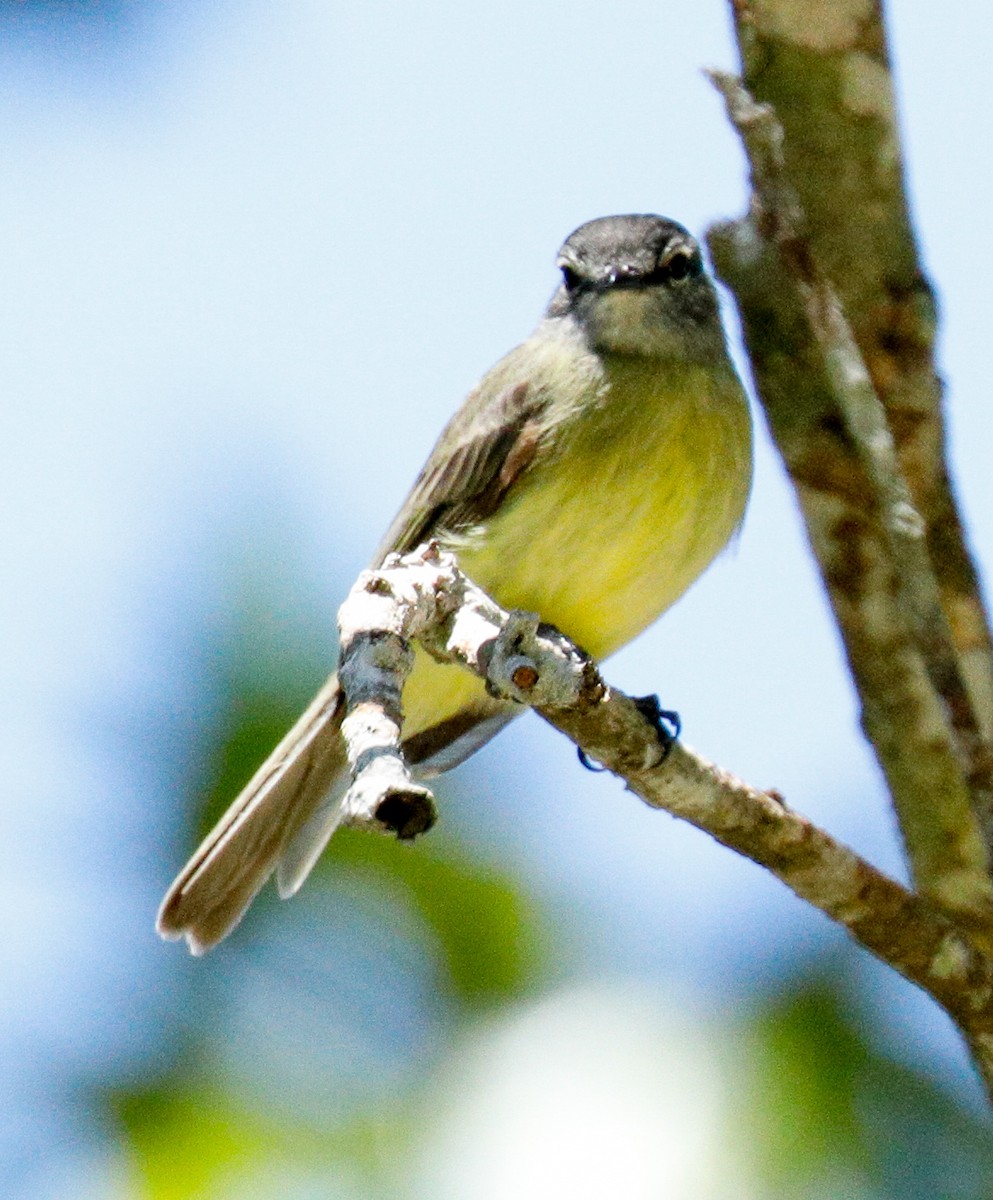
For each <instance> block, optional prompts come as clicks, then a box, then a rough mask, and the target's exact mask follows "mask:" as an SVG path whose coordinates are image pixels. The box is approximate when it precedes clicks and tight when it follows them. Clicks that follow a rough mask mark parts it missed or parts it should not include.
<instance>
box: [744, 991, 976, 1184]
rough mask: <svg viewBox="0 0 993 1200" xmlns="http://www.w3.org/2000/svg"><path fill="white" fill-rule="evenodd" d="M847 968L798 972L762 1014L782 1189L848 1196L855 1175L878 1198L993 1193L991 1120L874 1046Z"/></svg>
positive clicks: (770, 1163)
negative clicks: (855, 1005)
mask: <svg viewBox="0 0 993 1200" xmlns="http://www.w3.org/2000/svg"><path fill="white" fill-rule="evenodd" d="M845 976H846V972H844V971H840V970H833V971H832V972H831V974H830V975H829V974H828V973H827V972H826V971H824V970H823V968H822V970H821V972H819V973H818V974H816V975H814V976H813V977H811V978H809V979H807V980H805V981H796V983H795V984H794V987H793V988H791V989H790V990H789V991H788V992H785V993H784V994H783V995H782V996H781V997H780V998H778V999H774V1000H772V1001H771V1002H770V1003H769V1004H768V1006H767V1007H766V1008H764V1009H763V1010H762V1011H761V1013H760V1014H759V1016H758V1019H757V1020H756V1022H755V1026H754V1033H755V1036H756V1038H757V1045H758V1048H759V1061H760V1064H761V1066H760V1069H759V1077H758V1079H757V1081H756V1084H755V1088H754V1098H753V1102H752V1105H751V1112H752V1114H753V1116H754V1118H755V1123H756V1134H755V1137H754V1145H755V1146H756V1147H757V1149H758V1154H759V1158H760V1165H761V1168H762V1174H763V1175H764V1176H765V1178H766V1179H767V1180H768V1181H769V1183H770V1185H771V1192H772V1194H773V1195H775V1196H777V1197H781V1198H783V1200H792V1198H793V1197H796V1198H797V1200H800V1198H801V1197H804V1198H806V1197H809V1196H811V1195H818V1196H821V1195H824V1196H826V1195H834V1194H846V1195H847V1194H849V1193H848V1192H845V1193H841V1192H838V1191H837V1190H835V1191H832V1190H831V1188H832V1185H833V1186H834V1187H835V1188H837V1186H838V1181H842V1180H844V1181H847V1184H846V1186H847V1187H849V1188H853V1189H856V1190H855V1191H854V1194H855V1195H864V1196H871V1197H876V1196H880V1197H882V1196H894V1197H897V1196H898V1197H900V1200H973V1198H974V1200H980V1198H981V1197H988V1196H989V1195H990V1194H991V1191H993V1139H991V1129H990V1125H989V1123H988V1122H987V1121H986V1120H983V1119H980V1118H979V1117H978V1116H976V1115H974V1114H972V1113H970V1112H968V1111H967V1110H966V1109H964V1108H963V1107H962V1106H961V1105H960V1104H958V1103H956V1102H955V1101H954V1100H953V1099H952V1097H951V1096H950V1095H949V1094H948V1092H947V1091H946V1090H945V1089H944V1088H942V1087H941V1086H940V1085H939V1084H938V1083H936V1082H935V1081H934V1080H932V1079H929V1078H927V1077H925V1076H923V1075H921V1074H919V1073H918V1072H915V1071H914V1070H912V1069H911V1068H910V1067H908V1066H906V1065H904V1064H902V1063H898V1062H895V1061H893V1060H892V1059H891V1058H888V1057H887V1056H886V1055H885V1054H883V1053H881V1052H880V1050H879V1049H878V1048H877V1047H876V1046H874V1045H873V1043H872V1040H871V1037H870V1036H869V1035H870V1033H871V1030H868V1029H866V1028H865V1026H864V1025H863V1026H862V1027H861V1028H860V1027H859V1026H858V1024H857V1022H856V1019H855V1017H854V1016H853V1014H852V1013H851V1011H849V1010H850V1000H849V997H848V996H847V995H846V993H845V990H844V986H843V983H844V980H845ZM856 1181H857V1182H856Z"/></svg>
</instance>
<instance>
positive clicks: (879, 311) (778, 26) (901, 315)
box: [731, 0, 993, 740]
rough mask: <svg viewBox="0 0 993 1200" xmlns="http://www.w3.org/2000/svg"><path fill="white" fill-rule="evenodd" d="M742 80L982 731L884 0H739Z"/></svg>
mask: <svg viewBox="0 0 993 1200" xmlns="http://www.w3.org/2000/svg"><path fill="white" fill-rule="evenodd" d="M731 8H732V14H733V17H734V22H735V28H736V31H737V35H738V41H739V45H740V48H741V64H742V76H743V81H744V84H745V86H746V87H747V89H748V91H749V92H750V93H751V94H752V95H753V96H754V97H755V99H756V100H758V101H759V102H766V103H769V104H771V105H772V106H773V108H774V109H775V111H776V113H777V115H778V117H779V120H780V121H781V122H782V125H783V128H784V130H785V135H786V136H785V140H784V144H783V154H784V156H785V171H786V177H787V178H788V179H789V180H790V184H791V186H792V187H793V188H794V189H795V192H796V195H797V197H798V199H799V203H800V205H801V207H802V209H803V212H804V215H805V236H806V239H807V242H808V244H809V246H810V247H811V249H812V251H813V253H814V256H815V258H816V260H817V262H818V264H819V265H820V267H821V269H822V270H823V272H824V274H825V276H826V277H827V278H828V279H830V280H831V283H832V286H833V287H834V289H835V291H836V292H837V295H838V298H839V300H840V302H841V306H842V308H843V310H844V312H845V315H846V318H847V320H848V323H849V325H850V327H851V331H852V335H853V337H854V339H855V342H856V345H857V346H858V348H859V351H860V353H861V356H862V359H863V362H864V363H865V365H866V368H867V370H868V372H869V376H870V378H871V380H872V383H873V387H874V389H875V391H876V394H877V395H878V397H879V399H880V401H881V402H882V405H883V407H884V409H885V411H886V415H887V420H888V424H889V428H890V430H891V431H892V435H893V438H894V441H895V445H896V451H897V454H898V455H899V459H900V464H901V467H902V471H903V475H904V478H905V479H906V481H907V483H908V485H909V488H910V492H911V495H912V496H913V500H914V504H915V507H916V508H917V509H918V511H919V512H920V514H921V515H922V517H923V518H924V523H925V529H926V538H927V548H928V552H929V554H930V556H931V559H932V561H933V563H934V567H935V575H936V577H937V580H938V586H939V589H940V595H941V602H942V606H943V608H944V611H945V614H946V617H947V620H948V623H949V625H950V626H951V631H952V637H953V639H954V644H955V647H956V650H957V652H958V657H959V661H960V664H961V671H962V675H963V677H964V679H965V684H966V687H967V689H968V693H969V698H970V700H971V705H972V710H973V717H974V720H975V722H976V723H977V725H978V727H979V729H980V732H981V733H982V734H983V736H984V737H985V738H986V739H987V740H989V739H991V738H993V641H991V637H990V626H989V620H988V617H987V614H986V611H985V608H984V604H983V600H982V595H981V592H980V587H979V582H978V579H977V574H976V570H975V567H974V565H973V563H972V560H971V558H970V555H969V552H968V548H967V546H966V543H965V538H964V534H963V530H962V524H961V521H960V518H959V515H958V511H957V507H956V504H955V499H954V495H953V493H952V489H951V485H950V482H949V478H948V473H947V467H946V460H945V432H944V422H943V415H942V407H941V399H942V397H941V383H940V380H939V378H938V375H937V372H936V370H935V363H934V335H935V326H936V311H935V302H934V296H933V292H932V289H931V286H930V284H929V282H928V280H927V278H926V276H925V274H924V271H923V269H922V267H921V265H920V255H919V253H918V248H917V244H916V240H915V237H914V230H913V226H912V224H911V219H910V211H909V205H908V202H907V195H906V189H905V186H904V166H903V160H902V156H901V150H900V137H899V126H898V120H897V111H896V102H895V97H894V88H893V80H892V75H891V68H890V58H889V52H888V48H887V41H886V30H885V25H884V20H883V5H882V0H806V2H805V3H802V4H798V3H797V2H796V0H732V3H731Z"/></svg>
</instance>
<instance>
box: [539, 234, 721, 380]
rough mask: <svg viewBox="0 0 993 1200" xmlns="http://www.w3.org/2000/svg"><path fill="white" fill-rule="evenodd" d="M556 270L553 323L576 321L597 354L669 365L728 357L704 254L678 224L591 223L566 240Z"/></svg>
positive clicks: (552, 304)
mask: <svg viewBox="0 0 993 1200" xmlns="http://www.w3.org/2000/svg"><path fill="white" fill-rule="evenodd" d="M557 265H558V267H559V270H560V271H561V272H562V284H561V286H560V287H559V288H558V290H557V291H556V293H555V295H554V296H553V297H552V300H551V303H550V304H549V306H548V314H547V315H548V316H549V317H552V318H556V317H558V318H570V317H571V318H572V319H573V320H575V321H576V322H577V323H578V325H579V326H580V328H581V330H582V332H583V335H584V337H585V338H586V340H587V342H588V344H589V345H590V348H591V349H593V350H597V351H599V352H605V353H614V354H638V355H652V356H663V357H668V356H678V357H684V356H689V357H699V356H703V357H706V356H709V355H712V354H713V353H715V352H716V353H719V354H723V353H724V352H725V345H724V333H723V330H722V329H721V324H720V318H719V316H718V307H717V296H716V293H715V292H714V287H713V284H712V283H711V282H710V280H709V279H708V278H707V276H706V274H705V273H704V269H703V258H702V256H701V254H700V247H699V245H698V244H697V242H696V240H695V239H694V238H693V237H692V236H691V235H690V234H689V233H688V232H687V230H685V229H684V228H683V226H682V225H679V224H677V223H676V222H675V221H670V220H668V219H667V218H665V217H656V216H647V215H633V216H619V217H600V218H598V219H597V220H595V221H587V223H586V224H585V225H580V227H579V228H578V229H577V230H576V231H575V232H574V233H571V234H570V235H569V237H568V238H567V239H566V241H565V243H564V244H563V246H562V249H561V250H560V251H559V256H558V260H557Z"/></svg>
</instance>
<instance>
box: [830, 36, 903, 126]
mask: <svg viewBox="0 0 993 1200" xmlns="http://www.w3.org/2000/svg"><path fill="white" fill-rule="evenodd" d="M841 100H842V103H843V104H844V105H845V107H846V108H847V109H849V111H851V112H853V113H857V114H858V115H859V116H861V117H875V118H876V119H877V120H879V121H882V122H884V123H885V124H887V125H891V124H893V123H894V122H895V120H896V114H895V111H894V106H893V82H892V80H891V79H890V73H889V71H887V69H886V67H885V66H884V65H883V63H881V62H880V61H879V60H878V59H876V58H873V57H872V56H871V55H869V54H866V53H865V52H864V51H862V50H853V51H852V52H851V53H850V54H846V55H845V57H844V58H843V59H842V62H841Z"/></svg>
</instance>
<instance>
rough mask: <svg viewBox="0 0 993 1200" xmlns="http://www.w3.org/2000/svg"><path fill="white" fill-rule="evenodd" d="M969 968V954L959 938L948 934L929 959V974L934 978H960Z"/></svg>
mask: <svg viewBox="0 0 993 1200" xmlns="http://www.w3.org/2000/svg"><path fill="white" fill-rule="evenodd" d="M968 968H969V954H968V951H967V950H966V948H965V946H964V945H963V944H962V940H961V938H958V937H953V936H952V935H951V934H949V936H948V937H946V938H944V939H943V940H942V942H941V945H940V946H939V947H938V949H937V951H936V952H935V956H934V958H933V959H932V960H931V969H930V974H931V975H932V976H934V978H935V979H961V978H962V977H963V976H964V975H965V973H966V971H967V970H968Z"/></svg>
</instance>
